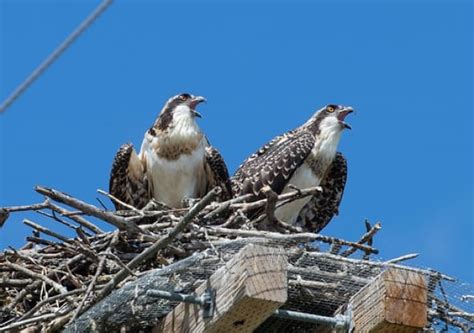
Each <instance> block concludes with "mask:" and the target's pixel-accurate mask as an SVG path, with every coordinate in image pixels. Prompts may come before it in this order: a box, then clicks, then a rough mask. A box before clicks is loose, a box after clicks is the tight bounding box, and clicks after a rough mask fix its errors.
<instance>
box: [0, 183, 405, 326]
mask: <svg viewBox="0 0 474 333" xmlns="http://www.w3.org/2000/svg"><path fill="white" fill-rule="evenodd" d="M316 190H318V188H310V189H305V190H297V191H296V190H295V191H294V192H290V193H285V194H283V195H280V196H278V198H277V199H278V201H280V200H285V201H288V202H290V201H292V200H296V199H298V198H301V197H302V196H305V195H311V194H312V193H314V191H316ZM36 191H37V192H38V193H40V194H42V195H44V196H45V197H46V199H45V201H44V202H42V203H39V204H35V205H29V206H17V207H7V208H3V209H0V222H5V221H6V219H7V218H8V216H9V214H10V213H12V212H17V211H28V210H30V211H36V212H37V213H39V214H42V215H45V216H47V217H48V218H49V219H50V220H51V221H54V222H57V223H61V224H63V225H66V226H67V227H69V228H70V229H72V230H74V232H75V233H76V236H75V237H74V238H71V237H69V236H65V235H62V234H60V233H58V232H56V231H53V230H50V229H48V228H45V227H44V226H41V225H39V224H37V223H35V222H32V221H29V220H25V221H24V223H25V224H26V225H28V226H29V227H31V228H32V229H33V234H32V236H29V237H27V241H28V242H27V244H26V245H25V246H23V247H22V248H21V249H18V250H16V249H9V250H6V251H5V252H4V253H1V254H0V287H1V288H0V294H1V295H0V300H1V304H0V306H1V309H0V332H1V331H8V330H13V329H20V328H25V327H27V328H29V329H30V330H31V331H40V330H41V331H50V332H53V331H58V330H62V329H64V328H67V329H68V330H69V331H71V332H73V331H84V330H85V329H86V330H91V329H92V327H90V323H91V322H95V323H100V322H101V321H103V322H104V323H105V322H106V321H107V320H106V319H104V316H105V315H107V316H108V318H109V322H111V323H113V325H116V324H117V323H120V320H119V319H118V317H121V318H122V319H123V320H125V321H127V320H128V323H127V325H128V327H129V328H130V327H132V328H135V329H143V328H146V327H149V326H150V325H154V324H156V321H157V320H159V319H160V317H161V316H163V315H165V314H166V313H167V312H169V311H171V309H172V308H173V306H174V303H171V302H164V303H163V302H162V303H160V302H156V300H153V304H149V300H147V299H146V298H141V299H139V298H136V297H135V299H134V300H135V301H136V302H135V303H134V304H135V305H137V304H138V305H139V306H138V308H140V309H141V308H143V309H144V308H146V311H145V310H144V311H141V314H140V315H136V313H135V314H134V316H131V315H130V313H128V312H127V311H135V312H136V311H139V310H137V308H133V309H130V307H125V308H124V309H126V310H124V311H123V312H120V311H119V310H117V309H119V308H120V307H119V306H118V305H119V303H120V302H122V303H124V304H126V303H127V302H128V303H130V293H132V291H133V292H134V293H135V294H136V293H137V292H138V291H137V290H138V289H139V288H140V287H139V286H141V288H142V289H143V288H148V287H152V288H161V289H167V290H173V291H184V292H191V291H193V290H194V289H195V288H196V287H197V285H198V284H199V283H200V282H202V280H203V279H205V278H207V277H209V276H210V274H211V273H212V272H213V271H214V270H215V269H216V268H217V267H219V265H222V264H223V263H224V262H225V261H226V260H227V259H228V258H229V257H231V256H232V253H233V251H234V252H235V250H236V249H239V248H240V247H241V246H243V245H245V244H249V243H261V244H267V245H271V246H283V247H284V248H285V249H286V251H287V253H288V254H289V259H290V262H293V263H294V264H295V265H296V266H295V267H293V268H291V269H293V273H291V269H290V273H291V274H293V278H292V280H291V281H289V285H290V294H291V293H293V294H294V295H296V294H297V296H295V297H297V298H298V297H299V298H301V297H303V296H304V295H302V294H301V293H300V292H301V290H300V289H301V288H302V286H303V287H304V289H303V291H304V290H306V291H305V293H309V294H310V295H313V294H314V290H313V291H312V292H310V291H308V290H310V289H311V288H316V289H317V288H320V289H321V288H323V287H324V288H326V287H327V288H329V289H328V290H333V292H334V294H333V295H332V296H331V297H332V298H334V299H338V302H335V303H334V304H333V305H332V307H328V308H327V309H326V310H325V312H327V313H328V314H330V312H331V311H334V310H335V309H336V308H337V306H339V305H341V304H342V303H343V302H344V300H347V297H348V294H347V293H346V294H340V291H339V290H338V289H337V288H336V289H334V288H333V287H334V284H335V283H336V282H337V280H338V279H340V278H341V275H340V274H341V272H342V271H341V270H340V269H337V270H336V271H334V272H332V271H331V270H330V269H329V270H328V271H327V272H322V273H321V274H323V273H324V274H325V275H324V274H323V275H322V276H323V277H324V279H323V282H324V283H326V284H327V285H326V286H324V285H322V284H321V282H319V284H318V282H317V281H310V280H306V279H305V276H307V277H308V278H310V277H311V274H309V273H308V272H310V271H314V269H315V267H310V268H308V269H306V270H305V267H304V266H302V267H299V268H298V265H297V263H298V262H299V261H301V258H302V255H303V254H306V253H317V251H318V248H317V247H315V246H313V245H310V244H311V242H314V241H318V242H322V243H326V244H330V245H331V247H330V249H329V252H330V253H332V254H339V253H340V255H341V257H348V256H350V255H352V254H354V253H355V252H357V251H361V252H362V255H363V256H364V259H369V256H370V255H371V254H373V253H378V251H377V249H375V248H374V247H372V238H373V236H374V235H375V234H376V232H377V231H378V230H379V229H380V224H375V225H374V226H371V225H370V224H367V225H366V227H367V233H366V234H364V235H363V236H362V237H361V239H360V240H359V241H357V242H349V241H345V240H342V239H337V238H334V237H328V236H323V235H320V234H314V233H309V232H295V230H293V229H292V228H286V227H285V226H284V225H281V223H280V224H279V225H278V228H280V229H281V232H269V231H262V230H255V228H254V225H253V223H252V221H249V220H248V219H247V218H246V216H245V212H246V211H248V210H250V209H255V207H266V208H267V209H266V211H265V212H264V213H263V214H267V215H268V216H273V214H272V212H269V211H268V210H269V209H274V208H275V204H274V202H272V204H268V202H267V200H266V199H263V200H259V201H256V202H252V203H246V202H245V200H246V199H248V198H247V196H242V197H239V198H234V199H232V200H229V201H226V202H215V201H214V199H215V198H216V195H217V194H218V191H219V189H218V188H216V189H214V190H212V191H211V192H209V193H208V194H207V195H206V196H205V197H204V198H202V199H201V200H200V201H198V202H197V203H196V204H195V205H193V206H192V207H190V208H184V209H169V208H166V207H164V206H162V205H158V204H156V203H152V204H151V205H149V206H148V207H145V208H144V209H143V210H137V209H135V208H133V207H129V208H130V210H128V211H118V212H110V211H107V210H105V209H100V208H98V207H96V206H93V205H90V204H87V203H85V202H83V201H80V200H78V199H76V198H74V197H72V196H70V195H68V194H65V193H62V192H59V191H56V190H54V189H48V188H43V187H37V188H36ZM102 193H103V192H102ZM112 199H113V198H112ZM86 216H90V217H94V218H96V219H99V220H101V221H103V222H106V223H108V224H111V225H113V226H115V227H117V230H115V231H113V232H104V231H103V230H102V229H101V228H100V227H99V226H98V225H97V223H93V222H91V220H89V219H88V218H87V219H86ZM257 219H261V216H259V217H257ZM0 224H1V223H0ZM45 236H47V237H45ZM343 248H345V249H344V251H342V249H343ZM341 251H342V252H341ZM328 255H329V256H330V255H331V254H328ZM408 258H409V257H406V258H401V259H400V260H404V259H408ZM196 264H199V265H198V266H196ZM356 266H357V265H356ZM357 267H358V266H357ZM374 267H377V265H375V266H374ZM298 269H299V270H298ZM341 269H342V268H341ZM344 270H346V271H347V267H345V268H343V271H344ZM368 271H373V273H374V274H375V273H378V272H380V268H378V269H375V270H373V269H372V268H371V269H368ZM180 272H181V273H180ZM183 272H186V273H183ZM305 272H306V273H305ZM189 274H191V275H189ZM305 274H306V275H305ZM308 274H309V275H308ZM312 274H313V275H314V273H312ZM318 274H319V273H318ZM331 274H333V275H331ZM351 274H352V273H350V274H349V275H348V276H347V278H348V280H347V281H348V283H349V282H350V283H351V285H354V286H356V287H357V288H360V287H361V286H362V285H363V284H364V283H363V282H364V281H366V280H364V279H365V278H367V277H372V276H373V274H369V275H367V276H365V277H364V276H363V275H362V276H360V279H359V280H357V277H358V275H357V274H352V275H351ZM364 274H365V273H364ZM359 275H360V274H359ZM334 279H335V280H334ZM354 279H355V281H354ZM363 280H364V281H363ZM324 283H323V284H324ZM305 286H306V287H305ZM341 286H342V285H341ZM343 287H344V286H343ZM137 288H138V289H137ZM291 288H293V289H291ZM295 288H296V289H295ZM298 288H300V289H298ZM308 288H309V289H308ZM324 288H323V289H324ZM327 288H326V289H327ZM331 288H332V289H331ZM344 288H346V289H347V287H344ZM357 288H354V290H353V291H354V292H355V291H356V290H357ZM326 289H324V290H326ZM114 290H116V291H115V292H114V293H113V294H112V295H110V294H111V293H112V292H113V291H114ZM127 290H128V291H127ZM291 290H293V292H292V291H291ZM324 290H323V291H324ZM142 291H143V290H142ZM296 291H298V292H297V293H296ZM295 293H296V294H295ZM351 293H352V291H351ZM339 294H340V295H339ZM349 294H350V293H349ZM313 296H314V295H313ZM313 296H311V297H310V299H313V300H314V299H315V298H314V297H313ZM303 298H304V297H303ZM140 302H141V303H140ZM290 303H291V302H290ZM111 305H113V306H111ZM135 305H134V306H135ZM290 306H291V304H290ZM305 306H306V307H307V306H308V305H305ZM313 306H314V304H313ZM101 308H102V310H101ZM110 309H112V311H111V310H110ZM153 309H154V310H153ZM140 316H141V317H140ZM147 316H148V317H147ZM150 316H151V317H150ZM131 317H133V318H134V319H133V320H132V319H130V318H131ZM110 318H112V319H110ZM130 320H132V321H130ZM81 325H82V326H81ZM88 325H89V326H88ZM111 325H112V324H111ZM78 327H80V329H79V330H77V328H78ZM104 327H107V328H108V329H111V328H113V327H112V326H104ZM115 328H117V329H119V328H120V327H115ZM96 329H97V326H96Z"/></svg>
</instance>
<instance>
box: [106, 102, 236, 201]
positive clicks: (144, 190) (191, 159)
mask: <svg viewBox="0 0 474 333" xmlns="http://www.w3.org/2000/svg"><path fill="white" fill-rule="evenodd" d="M204 101H205V99H204V98H203V97H201V96H193V95H190V94H186V93H185V94H180V95H177V96H174V97H172V98H170V99H169V100H168V101H167V102H166V104H165V106H164V107H163V109H162V110H161V112H160V114H159V116H158V118H157V119H156V121H155V123H154V124H153V126H152V127H151V128H150V129H149V130H148V131H147V132H146V133H145V137H144V139H143V143H142V147H141V150H140V153H139V154H138V155H137V154H136V152H135V150H134V148H133V145H132V144H124V145H122V146H121V147H120V149H119V151H118V152H117V154H116V155H115V159H114V163H113V166H112V171H111V174H110V184H109V192H110V194H112V195H113V196H114V197H116V198H117V199H119V200H121V201H123V202H125V203H127V204H130V205H132V206H134V207H137V208H142V207H144V206H145V205H146V204H147V203H148V202H149V200H150V199H152V198H154V199H156V200H158V201H160V202H162V203H164V204H166V205H167V206H169V207H172V208H179V207H182V205H183V200H184V199H191V198H200V197H202V196H204V195H205V194H206V193H207V192H208V191H209V190H211V189H212V188H213V187H214V186H217V185H218V186H220V187H221V188H222V198H223V199H226V198H230V197H231V192H232V190H231V186H230V181H229V174H228V171H227V167H226V165H225V162H224V160H223V159H222V156H221V155H220V154H219V152H218V151H217V150H216V149H215V148H214V147H212V146H210V144H209V142H208V140H207V138H206V136H205V135H204V133H203V132H202V131H201V129H200V128H199V126H198V125H197V123H196V117H201V115H200V114H199V113H198V112H197V111H196V110H195V109H196V106H197V105H198V104H199V103H201V102H204ZM115 206H116V209H123V208H124V207H121V205H118V204H115Z"/></svg>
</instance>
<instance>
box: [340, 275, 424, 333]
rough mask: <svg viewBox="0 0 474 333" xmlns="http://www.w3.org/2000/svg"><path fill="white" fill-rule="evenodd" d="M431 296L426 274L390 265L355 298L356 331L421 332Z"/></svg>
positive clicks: (378, 332)
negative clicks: (428, 291) (429, 296)
mask: <svg viewBox="0 0 474 333" xmlns="http://www.w3.org/2000/svg"><path fill="white" fill-rule="evenodd" d="M427 296H428V294H427V284H426V281H425V277H424V275H423V274H421V273H418V272H413V271H408V270H403V269H399V268H390V269H388V270H386V271H385V272H383V273H382V274H380V275H379V276H378V277H376V278H375V279H374V281H372V282H371V283H369V284H368V285H367V286H365V287H364V288H362V289H361V290H360V291H359V292H358V293H356V294H355V295H354V296H352V297H351V299H350V301H349V306H350V308H351V309H352V317H353V325H354V332H371V333H382V332H403V333H405V332H407V333H409V332H410V333H411V332H419V331H420V330H421V329H423V327H425V325H426V323H427ZM344 308H347V307H344ZM341 312H342V309H339V310H338V311H337V312H336V313H341Z"/></svg>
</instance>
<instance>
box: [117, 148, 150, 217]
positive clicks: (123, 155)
mask: <svg viewBox="0 0 474 333" xmlns="http://www.w3.org/2000/svg"><path fill="white" fill-rule="evenodd" d="M145 175H146V173H145V167H144V164H143V163H142V161H141V160H140V159H139V158H138V156H137V153H136V152H135V149H134V148H133V145H132V144H131V143H126V144H124V145H122V146H121V147H120V149H119V150H118V152H117V154H115V158H114V162H113V164H112V171H111V172H110V182H109V193H110V194H112V195H113V196H114V197H116V198H117V199H119V200H120V201H123V202H125V203H127V204H129V205H132V206H134V207H136V208H139V209H140V208H143V207H144V206H145V205H146V204H147V203H148V202H149V201H150V196H149V194H148V181H147V178H146V176H145ZM114 205H115V209H117V210H120V209H126V208H125V207H123V206H122V205H119V204H116V203H115V202H114Z"/></svg>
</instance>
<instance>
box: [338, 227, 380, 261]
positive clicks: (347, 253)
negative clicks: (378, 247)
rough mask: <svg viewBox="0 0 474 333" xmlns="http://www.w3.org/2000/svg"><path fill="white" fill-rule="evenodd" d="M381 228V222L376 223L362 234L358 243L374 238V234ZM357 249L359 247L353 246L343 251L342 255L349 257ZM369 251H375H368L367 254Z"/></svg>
mask: <svg viewBox="0 0 474 333" xmlns="http://www.w3.org/2000/svg"><path fill="white" fill-rule="evenodd" d="M380 229H382V225H381V224H380V222H377V223H375V225H374V226H373V227H372V228H370V230H369V231H367V232H366V233H365V234H364V235H362V237H361V238H360V240H359V241H358V242H357V244H364V243H367V242H369V241H370V240H371V239H372V237H374V235H375V234H376V233H377V231H379V230H380ZM356 250H357V249H356V248H355V247H351V248H349V249H347V250H345V251H343V252H342V253H341V254H340V255H341V256H343V257H348V256H350V255H351V254H353V253H354V252H355V251H356ZM367 253H373V252H366V254H367Z"/></svg>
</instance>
